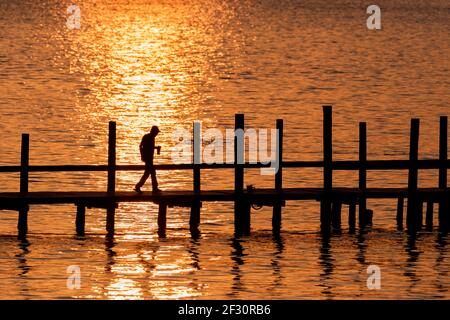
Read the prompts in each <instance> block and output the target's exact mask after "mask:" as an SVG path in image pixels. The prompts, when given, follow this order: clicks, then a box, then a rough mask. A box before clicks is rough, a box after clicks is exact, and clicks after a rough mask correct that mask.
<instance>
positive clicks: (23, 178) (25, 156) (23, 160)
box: [20, 133, 30, 194]
mask: <svg viewBox="0 0 450 320" xmlns="http://www.w3.org/2000/svg"><path fill="white" fill-rule="evenodd" d="M29 165H30V135H29V134H28V133H24V134H22V145H21V153H20V193H22V194H26V193H27V192H28V172H29Z"/></svg>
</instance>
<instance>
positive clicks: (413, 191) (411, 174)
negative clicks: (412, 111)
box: [406, 119, 420, 231]
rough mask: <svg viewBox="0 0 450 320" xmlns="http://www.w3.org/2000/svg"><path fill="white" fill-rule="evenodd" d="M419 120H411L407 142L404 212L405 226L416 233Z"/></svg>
mask: <svg viewBox="0 0 450 320" xmlns="http://www.w3.org/2000/svg"><path fill="white" fill-rule="evenodd" d="M419 125H420V120H419V119H411V132H410V142H409V171H408V207H407V211H406V226H407V228H408V230H410V231H416V230H417V226H418V216H419V214H418V209H419V203H418V199H417V184H418V171H419V170H418V159H419Z"/></svg>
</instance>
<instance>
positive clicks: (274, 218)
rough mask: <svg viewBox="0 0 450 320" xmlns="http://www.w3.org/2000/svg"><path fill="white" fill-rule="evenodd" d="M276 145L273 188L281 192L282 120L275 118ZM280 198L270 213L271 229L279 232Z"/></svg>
mask: <svg viewBox="0 0 450 320" xmlns="http://www.w3.org/2000/svg"><path fill="white" fill-rule="evenodd" d="M277 133H278V145H277V148H276V150H277V151H276V152H277V158H278V168H277V169H278V171H277V172H276V173H275V190H276V191H277V192H281V191H282V190H283V120H282V119H277ZM281 214H282V209H281V200H280V201H277V202H276V203H275V204H274V206H273V215H272V231H273V232H274V233H279V232H280V230H281V219H282V218H281Z"/></svg>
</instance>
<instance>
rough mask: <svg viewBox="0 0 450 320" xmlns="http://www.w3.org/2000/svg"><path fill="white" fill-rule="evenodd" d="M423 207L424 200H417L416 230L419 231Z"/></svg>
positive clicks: (421, 224) (421, 225) (421, 223)
mask: <svg viewBox="0 0 450 320" xmlns="http://www.w3.org/2000/svg"><path fill="white" fill-rule="evenodd" d="M423 205H424V200H423V199H418V200H417V230H421V229H422V227H423Z"/></svg>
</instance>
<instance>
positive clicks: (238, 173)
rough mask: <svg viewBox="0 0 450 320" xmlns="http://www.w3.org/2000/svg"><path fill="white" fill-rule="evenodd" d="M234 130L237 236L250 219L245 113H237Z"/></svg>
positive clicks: (235, 227) (235, 219) (235, 222)
mask: <svg viewBox="0 0 450 320" xmlns="http://www.w3.org/2000/svg"><path fill="white" fill-rule="evenodd" d="M234 122H235V125H234V127H235V131H234V193H235V201H234V230H235V234H236V235H237V236H240V235H241V234H242V233H243V232H244V229H246V226H245V224H246V223H248V222H249V221H250V219H249V217H248V218H247V217H246V216H245V215H246V212H247V210H246V204H245V201H246V199H245V197H244V152H245V149H244V115H243V114H236V115H235V119H234Z"/></svg>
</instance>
